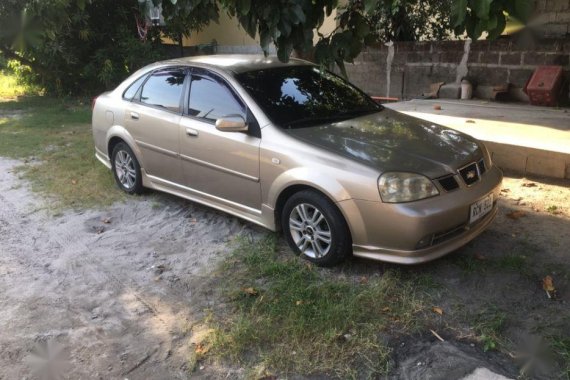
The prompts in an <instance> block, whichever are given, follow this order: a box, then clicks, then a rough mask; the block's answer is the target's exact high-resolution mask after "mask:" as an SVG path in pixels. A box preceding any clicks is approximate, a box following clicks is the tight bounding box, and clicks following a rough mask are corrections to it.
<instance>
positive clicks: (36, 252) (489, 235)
mask: <svg viewBox="0 0 570 380" xmlns="http://www.w3.org/2000/svg"><path fill="white" fill-rule="evenodd" d="M18 164H19V162H18V161H13V160H7V159H1V158H0V310H1V311H0V326H2V330H1V331H0V379H22V378H28V379H32V378H35V377H36V375H37V374H35V373H34V368H37V366H38V361H40V362H41V361H42V360H43V361H44V362H45V361H48V362H49V363H56V364H57V363H63V364H62V366H64V367H65V368H66V371H65V372H66V373H67V378H70V379H78V378H89V379H125V378H128V379H149V378H152V379H183V378H188V377H190V376H191V374H190V372H189V369H188V365H189V364H188V358H189V357H190V351H189V350H191V346H190V344H189V340H190V338H191V336H192V327H193V326H194V324H195V323H196V322H197V321H199V320H200V318H202V317H203V312H204V310H206V309H208V308H214V309H215V308H219V307H223V306H220V301H219V300H217V299H216V297H215V295H214V292H213V291H212V290H211V289H210V287H211V285H212V284H211V281H210V278H211V277H210V276H209V274H210V272H211V271H212V270H213V269H214V267H215V266H216V263H217V262H219V260H220V259H221V258H223V257H224V255H225V254H227V253H228V252H229V250H230V248H229V246H228V243H227V242H228V241H229V240H231V239H232V238H233V237H234V236H236V235H237V234H240V233H246V234H250V233H251V234H255V235H257V234H261V233H262V231H261V230H260V229H258V228H256V227H253V226H252V225H250V224H249V223H246V222H242V221H240V220H238V219H237V218H233V217H231V216H228V215H226V214H222V213H219V212H216V211H213V210H211V209H208V208H205V207H201V206H198V205H195V204H193V203H190V202H186V201H184V200H181V199H178V198H173V197H169V196H166V195H160V194H153V195H150V196H143V197H133V198H131V199H129V200H128V201H127V202H126V203H124V204H116V205H114V206H112V207H108V208H104V209H101V210H92V211H84V212H83V211H66V212H65V213H64V214H62V215H59V216H53V215H50V213H49V212H46V211H45V210H43V209H42V201H41V199H39V198H38V196H37V195H36V194H33V193H30V191H29V190H28V186H27V184H26V183H25V182H23V181H21V180H19V179H18V178H17V177H16V175H15V174H14V173H13V172H12V170H13V168H14V167H15V166H16V165H18ZM502 194H503V196H502V198H501V199H500V200H499V202H500V205H501V211H500V214H499V216H498V219H497V221H496V222H495V223H494V224H493V226H492V227H491V228H490V229H489V230H488V231H486V232H485V233H484V234H483V235H481V237H480V238H479V239H477V240H475V241H474V242H472V243H470V244H469V245H468V246H466V247H465V248H463V249H461V250H459V251H457V252H456V253H454V254H453V255H450V256H448V257H446V258H444V259H442V260H438V261H437V262H436V263H432V264H427V265H424V266H418V267H413V268H410V269H406V270H409V271H410V272H411V273H413V274H414V273H417V274H422V273H430V274H432V275H434V276H437V277H438V278H439V279H441V280H442V282H443V284H444V286H445V287H446V288H450V289H456V294H454V295H453V297H451V298H450V299H449V300H448V301H447V303H442V304H441V305H439V306H441V307H442V308H443V309H444V310H445V312H446V313H447V312H448V311H449V310H452V309H457V308H460V307H463V308H465V312H467V313H469V312H474V311H476V310H477V308H479V307H481V305H484V304H486V303H488V302H492V303H493V304H496V305H497V306H498V307H501V308H507V309H510V310H512V311H513V318H510V319H509V325H510V326H512V327H511V328H512V329H513V332H512V333H510V332H509V337H511V338H512V339H513V341H515V342H516V341H517V339H519V340H521V341H522V340H524V339H526V338H527V337H528V336H529V335H531V334H530V333H529V331H531V330H532V328H533V326H531V325H530V324H529V323H527V322H528V321H530V320H531V319H532V320H536V318H544V316H543V315H542V314H541V310H548V312H549V313H554V314H558V317H559V318H563V317H564V315H565V313H566V316H567V315H568V314H567V313H568V302H570V297H569V294H570V284H569V279H568V276H567V272H565V271H566V269H567V268H568V266H567V265H568V257H569V255H570V253H569V250H568V248H567V247H569V246H570V188H569V187H568V183H567V182H560V183H545V182H544V181H541V182H539V181H529V180H526V179H523V178H516V177H510V178H507V179H506V180H505V191H503V193H502ZM552 206H556V208H554V207H552ZM513 211H522V213H519V214H518V216H517V217H516V218H513V215H511V214H510V213H511V212H513ZM516 250H520V252H521V254H524V255H530V256H531V257H533V260H536V263H537V265H538V264H539V263H540V265H547V266H548V265H551V266H552V268H553V269H552V270H551V272H549V273H550V274H552V275H553V276H554V278H555V282H556V286H557V288H558V290H559V294H560V297H559V299H558V300H557V301H556V304H553V303H552V302H551V301H549V300H548V299H547V298H546V297H545V295H544V292H543V290H542V289H541V288H540V285H539V283H540V278H536V279H528V278H521V276H519V275H518V274H517V273H510V274H505V275H503V274H502V273H501V272H500V271H486V272H483V274H482V275H481V276H478V275H476V276H472V275H467V276H466V275H465V270H464V269H461V265H458V263H461V256H462V255H465V256H471V257H473V256H475V257H483V259H484V260H493V259H494V258H496V257H501V256H502V255H505V254H507V253H509V252H514V251H516ZM530 251H532V252H530ZM387 267H390V265H389V264H381V263H371V262H368V261H362V260H352V261H351V262H349V263H347V264H345V265H344V266H341V267H340V268H335V269H332V270H328V271H330V274H331V275H333V276H334V275H345V274H349V275H354V276H357V277H360V276H362V275H372V274H374V273H381V272H382V271H383V270H385V269H386V268H387ZM545 268H546V267H545ZM544 274H547V273H546V272H545V273H544ZM442 302H443V301H442ZM529 304H531V305H534V306H535V307H536V309H537V311H536V313H534V311H533V313H531V315H529V316H527V315H526V313H528V310H529ZM534 306H533V307H534ZM470 308H474V309H475V310H472V309H470ZM517 308H518V309H520V310H521V311H520V312H519V313H518V314H517ZM531 309H532V308H531ZM446 315H447V314H444V316H446ZM553 318H554V319H556V318H557V316H556V315H555V316H553ZM448 322H451V321H445V320H444V318H442V320H441V323H439V324H436V325H435V326H434V328H435V329H438V331H439V332H440V333H441V335H442V336H443V337H444V338H445V339H446V342H445V343H441V342H439V341H438V340H437V339H435V338H434V336H433V335H431V334H427V335H425V336H423V337H414V338H409V337H408V338H402V339H400V338H398V337H395V338H394V337H391V338H390V344H391V345H392V346H393V347H395V349H394V360H395V363H394V368H395V371H396V372H395V373H396V374H395V377H394V378H426V377H431V378H442V379H443V378H449V377H447V375H446V374H447V373H449V372H446V371H452V370H453V369H454V368H455V369H456V368H459V367H460V366H463V367H464V368H463V371H461V373H462V375H465V374H467V373H469V372H470V371H471V370H477V368H479V369H478V370H477V371H484V370H482V369H481V368H480V367H487V368H490V369H492V370H493V371H495V372H497V373H500V374H504V375H507V376H509V377H515V375H516V368H515V366H514V364H513V363H512V362H510V361H509V360H508V359H507V358H506V356H505V355H502V354H498V353H494V354H486V353H483V352H482V350H481V349H480V348H479V347H478V346H477V347H476V346H474V345H473V344H472V343H470V342H471V341H470V340H469V339H467V340H462V339H460V338H458V336H461V335H465V334H469V331H468V329H467V328H466V331H457V332H455V333H452V332H450V330H449V329H448V330H446V326H447V323H448ZM48 343H49V347H50V349H49V350H48V351H49V352H47V353H42V352H41V349H42V347H44V346H45V345H46V344H48ZM521 344H522V343H521ZM54 347H56V348H60V349H61V354H59V355H58V352H59V351H57V349H56V348H54ZM58 358H61V360H57V359H58ZM450 358H455V359H450ZM66 363H67V364H66ZM418 363H421V365H420V364H418ZM422 363H423V364H422ZM426 363H429V365H427V364H426ZM236 371H237V372H231V371H230V372H228V370H227V369H226V370H224V371H220V369H219V368H217V369H215V370H211V371H209V369H208V368H205V369H204V370H203V371H198V372H197V373H194V375H193V376H198V377H204V378H226V377H227V378H235V377H239V373H240V372H239V369H236ZM539 377H540V376H539ZM542 378H548V373H547V375H546V377H542Z"/></svg>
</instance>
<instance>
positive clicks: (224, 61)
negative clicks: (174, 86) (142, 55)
mask: <svg viewBox="0 0 570 380" xmlns="http://www.w3.org/2000/svg"><path fill="white" fill-rule="evenodd" d="M160 63H161V64H175V65H195V66H201V67H212V68H217V69H220V70H225V71H228V72H232V73H235V74H239V73H244V72H247V71H255V70H261V69H265V68H274V67H285V66H310V65H313V63H311V62H308V61H304V60H302V59H297V58H290V59H289V62H286V63H285V62H281V61H280V60H279V59H278V58H277V57H276V56H268V57H265V56H263V55H257V54H247V55H246V54H216V55H201V56H195V57H184V58H175V59H171V60H168V61H162V62H160Z"/></svg>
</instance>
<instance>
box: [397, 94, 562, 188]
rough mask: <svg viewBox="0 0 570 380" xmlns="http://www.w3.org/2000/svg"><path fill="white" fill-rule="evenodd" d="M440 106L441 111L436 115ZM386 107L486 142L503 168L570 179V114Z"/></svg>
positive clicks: (460, 105) (481, 104)
mask: <svg viewBox="0 0 570 380" xmlns="http://www.w3.org/2000/svg"><path fill="white" fill-rule="evenodd" d="M435 105H439V106H440V108H441V110H439V109H438V110H436V109H434V106H435ZM386 106H387V107H389V108H391V109H394V110H396V111H399V112H403V113H405V114H407V115H410V116H414V117H417V118H420V119H424V120H428V121H430V122H432V123H437V124H441V125H445V126H447V127H450V128H453V129H456V130H458V131H461V132H464V133H467V134H469V135H472V136H474V137H475V138H477V139H479V140H482V141H484V142H485V143H486V145H487V146H488V147H489V150H490V151H491V153H492V155H493V159H494V160H495V162H496V164H497V165H498V166H500V167H503V168H506V169H510V170H514V171H517V172H521V173H523V174H525V173H529V174H538V175H542V176H547V177H554V178H570V110H568V109H553V108H547V107H535V106H530V105H526V104H524V105H521V104H501V103H491V102H488V101H479V100H467V101H465V100H448V99H445V100H410V101H406V102H398V103H390V104H386ZM438 108H439V107H438Z"/></svg>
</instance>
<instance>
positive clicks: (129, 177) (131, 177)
mask: <svg viewBox="0 0 570 380" xmlns="http://www.w3.org/2000/svg"><path fill="white" fill-rule="evenodd" d="M115 171H116V173H117V178H118V179H119V182H120V183H121V185H123V187H124V188H126V189H132V188H133V187H134V186H135V183H136V180H137V171H136V168H135V163H134V161H133V158H132V157H131V155H130V154H129V152H127V151H125V150H120V151H118V152H117V154H116V155H115Z"/></svg>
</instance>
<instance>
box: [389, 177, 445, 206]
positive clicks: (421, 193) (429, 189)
mask: <svg viewBox="0 0 570 380" xmlns="http://www.w3.org/2000/svg"><path fill="white" fill-rule="evenodd" d="M378 190H379V191H380V197H382V201H383V202H386V203H399V202H411V201H417V200H419V199H424V198H429V197H433V196H435V195H438V194H439V191H438V190H437V188H436V187H435V185H434V184H433V182H432V181H431V180H430V179H429V178H427V177H424V176H423V175H420V174H414V173H397V172H392V173H384V174H382V175H381V176H380V179H379V180H378Z"/></svg>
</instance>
